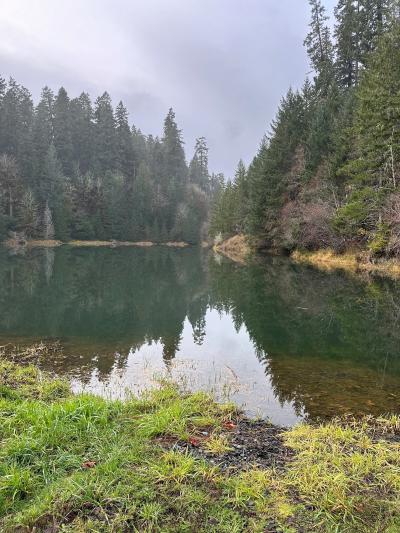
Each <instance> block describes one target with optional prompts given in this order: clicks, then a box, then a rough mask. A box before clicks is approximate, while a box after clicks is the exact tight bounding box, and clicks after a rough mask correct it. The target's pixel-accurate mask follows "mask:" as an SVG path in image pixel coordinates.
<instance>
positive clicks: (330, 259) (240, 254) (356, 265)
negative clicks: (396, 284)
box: [213, 235, 400, 279]
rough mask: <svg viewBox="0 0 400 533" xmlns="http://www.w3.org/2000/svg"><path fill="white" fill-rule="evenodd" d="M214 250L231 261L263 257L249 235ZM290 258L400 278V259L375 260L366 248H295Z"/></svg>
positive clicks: (326, 267)
mask: <svg viewBox="0 0 400 533" xmlns="http://www.w3.org/2000/svg"><path fill="white" fill-rule="evenodd" d="M213 249H214V251H215V252H217V253H220V254H222V255H224V256H225V257H227V258H228V259H230V260H231V261H234V262H235V263H238V264H242V265H243V264H246V262H247V261H248V260H249V259H251V258H252V257H256V256H257V255H260V256H261V254H259V252H258V250H257V246H256V245H254V244H251V242H250V241H249V239H248V237H246V236H245V235H236V236H234V237H230V238H229V239H226V240H224V241H223V242H222V243H220V244H216V245H214V247H213ZM269 253H271V254H272V253H273V255H277V253H276V251H275V250H270V251H269ZM281 255H282V254H281ZM289 258H290V259H291V260H292V261H294V262H295V263H298V264H303V265H310V266H313V267H315V268H318V269H319V270H323V271H326V272H332V271H334V270H342V271H346V272H350V273H354V274H363V273H367V274H378V275H381V276H386V277H390V278H393V279H400V260H396V259H377V260H376V262H372V261H370V259H369V257H368V255H367V254H366V253H365V252H363V251H348V252H345V253H343V254H337V253H335V252H334V251H333V250H331V249H329V248H327V249H320V250H317V251H315V252H306V251H300V250H295V251H294V252H292V254H290V256H289Z"/></svg>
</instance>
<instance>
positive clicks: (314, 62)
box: [304, 0, 333, 92]
mask: <svg viewBox="0 0 400 533" xmlns="http://www.w3.org/2000/svg"><path fill="white" fill-rule="evenodd" d="M309 2H310V6H311V21H310V31H309V33H308V34H307V37H306V38H305V41H304V45H305V47H306V49H307V53H308V56H309V58H310V63H311V66H312V68H313V69H314V71H315V73H316V78H315V84H316V86H317V88H318V90H321V91H322V92H324V91H325V90H326V88H327V86H329V84H330V83H331V79H332V72H333V45H332V41H331V35H330V30H329V26H328V25H327V21H328V16H327V14H326V10H325V7H324V6H323V5H322V3H321V0H309Z"/></svg>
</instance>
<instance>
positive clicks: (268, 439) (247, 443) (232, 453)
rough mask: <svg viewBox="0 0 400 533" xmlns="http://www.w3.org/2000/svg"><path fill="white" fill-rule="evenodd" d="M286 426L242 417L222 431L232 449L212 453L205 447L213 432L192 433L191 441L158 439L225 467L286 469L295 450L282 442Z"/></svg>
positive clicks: (162, 442)
mask: <svg viewBox="0 0 400 533" xmlns="http://www.w3.org/2000/svg"><path fill="white" fill-rule="evenodd" d="M283 431H285V428H283V427H280V426H274V425H272V424H270V423H268V422H266V421H263V420H261V421H252V420H248V419H246V418H243V419H240V420H238V421H237V423H236V424H232V425H231V427H229V428H224V429H223V431H222V434H223V435H225V436H226V437H227V438H228V442H229V448H230V449H229V451H226V452H225V453H222V454H218V455H217V454H213V453H211V452H209V451H208V450H207V449H206V448H205V447H204V445H205V443H206V441H207V439H208V438H209V436H210V434H209V432H208V431H203V432H200V433H196V434H194V435H193V438H191V439H189V442H186V441H181V440H178V439H175V438H173V437H169V436H165V437H161V438H159V439H157V440H158V442H159V443H160V445H161V446H163V447H165V448H167V449H174V450H179V451H183V452H190V453H191V454H192V455H194V456H195V457H197V458H202V459H206V460H207V461H208V462H209V463H211V464H215V465H218V466H219V467H220V468H222V469H223V470H225V469H233V470H246V469H248V468H253V467H257V468H270V467H275V468H278V469H283V468H285V465H286V463H287V462H288V461H289V460H290V459H291V457H292V456H293V454H294V452H293V451H292V450H291V449H290V448H288V447H286V446H285V445H284V443H283V439H282V437H281V434H282V433H283Z"/></svg>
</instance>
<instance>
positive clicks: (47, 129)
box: [33, 87, 54, 201]
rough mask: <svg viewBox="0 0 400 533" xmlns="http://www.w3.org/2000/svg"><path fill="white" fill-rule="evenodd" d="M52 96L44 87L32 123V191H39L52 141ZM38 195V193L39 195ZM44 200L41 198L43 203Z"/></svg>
mask: <svg viewBox="0 0 400 533" xmlns="http://www.w3.org/2000/svg"><path fill="white" fill-rule="evenodd" d="M53 107H54V95H53V92H52V91H51V90H50V89H49V88H48V87H45V88H44V89H43V91H42V95H41V98H40V101H39V104H38V105H37V107H36V109H35V115H34V121H33V173H34V177H35V182H34V183H33V190H36V189H39V190H40V189H41V188H42V185H41V181H42V179H43V176H44V174H45V171H46V170H45V161H46V157H47V153H48V151H49V148H50V145H51V144H52V143H53V140H54V111H53ZM39 194H40V193H39ZM45 199H46V198H43V197H42V198H41V200H42V201H45Z"/></svg>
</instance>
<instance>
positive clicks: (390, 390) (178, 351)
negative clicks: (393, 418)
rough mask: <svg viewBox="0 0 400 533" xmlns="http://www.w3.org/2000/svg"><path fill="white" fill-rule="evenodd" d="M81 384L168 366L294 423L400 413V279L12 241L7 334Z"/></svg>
mask: <svg viewBox="0 0 400 533" xmlns="http://www.w3.org/2000/svg"><path fill="white" fill-rule="evenodd" d="M41 340H43V341H56V340H59V341H60V344H61V346H62V351H57V352H55V353H54V354H53V355H46V356H45V357H41V358H40V359H39V361H38V363H39V364H40V365H41V366H42V367H43V368H45V369H48V370H52V371H56V372H57V373H59V374H63V375H67V376H68V377H69V378H70V379H71V381H72V384H73V387H74V389H75V390H88V391H95V392H98V393H101V394H103V395H105V396H111V397H120V396H124V395H125V394H126V393H127V391H128V392H129V391H133V392H135V393H137V392H140V391H141V390H143V389H146V388H148V387H150V386H153V385H154V384H156V383H157V380H158V379H159V378H160V377H161V376H169V377H172V378H173V379H174V380H177V381H178V382H181V383H183V384H185V385H186V386H188V387H190V388H191V389H207V390H210V391H212V392H214V393H215V394H216V395H217V396H218V397H219V398H230V399H232V400H234V401H235V402H237V403H238V404H240V405H243V406H244V408H245V409H246V411H247V412H248V413H249V414H251V415H261V416H264V417H269V418H270V419H271V420H272V421H273V422H275V423H280V424H284V425H288V424H294V423H296V422H297V421H298V420H301V419H304V418H305V419H311V420H316V419H318V418H320V417H330V416H333V415H336V414H341V413H347V412H351V413H354V414H362V413H372V414H375V415H377V414H381V413H386V412H389V411H390V412H397V413H399V412H400V284H399V283H395V282H392V281H389V280H382V279H371V278H369V279H362V278H356V277H351V276H349V275H347V274H344V273H343V274H342V273H334V274H326V273H322V272H319V271H316V270H314V269H312V268H308V267H303V266H297V265H295V264H293V263H291V262H290V261H289V260H285V259H282V258H266V259H265V260H264V259H263V260H260V261H257V262H256V263H255V264H252V265H249V266H240V265H236V264H234V263H232V262H230V261H229V260H227V259H224V258H221V257H220V256H215V255H214V254H213V253H211V252H208V251H204V250H200V249H195V248H192V249H184V250H176V249H168V248H164V247H157V248H151V249H133V248H126V249H125V248H124V249H113V250H111V249H94V248H91V249H90V248H87V249H72V248H68V247H62V248H59V249H56V250H54V249H35V250H30V251H27V252H26V253H24V254H15V253H14V254H13V253H11V252H9V251H7V250H5V249H3V250H1V251H0V342H1V344H2V345H5V344H7V343H11V344H17V345H19V346H26V345H29V344H32V343H34V342H38V341H41Z"/></svg>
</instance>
